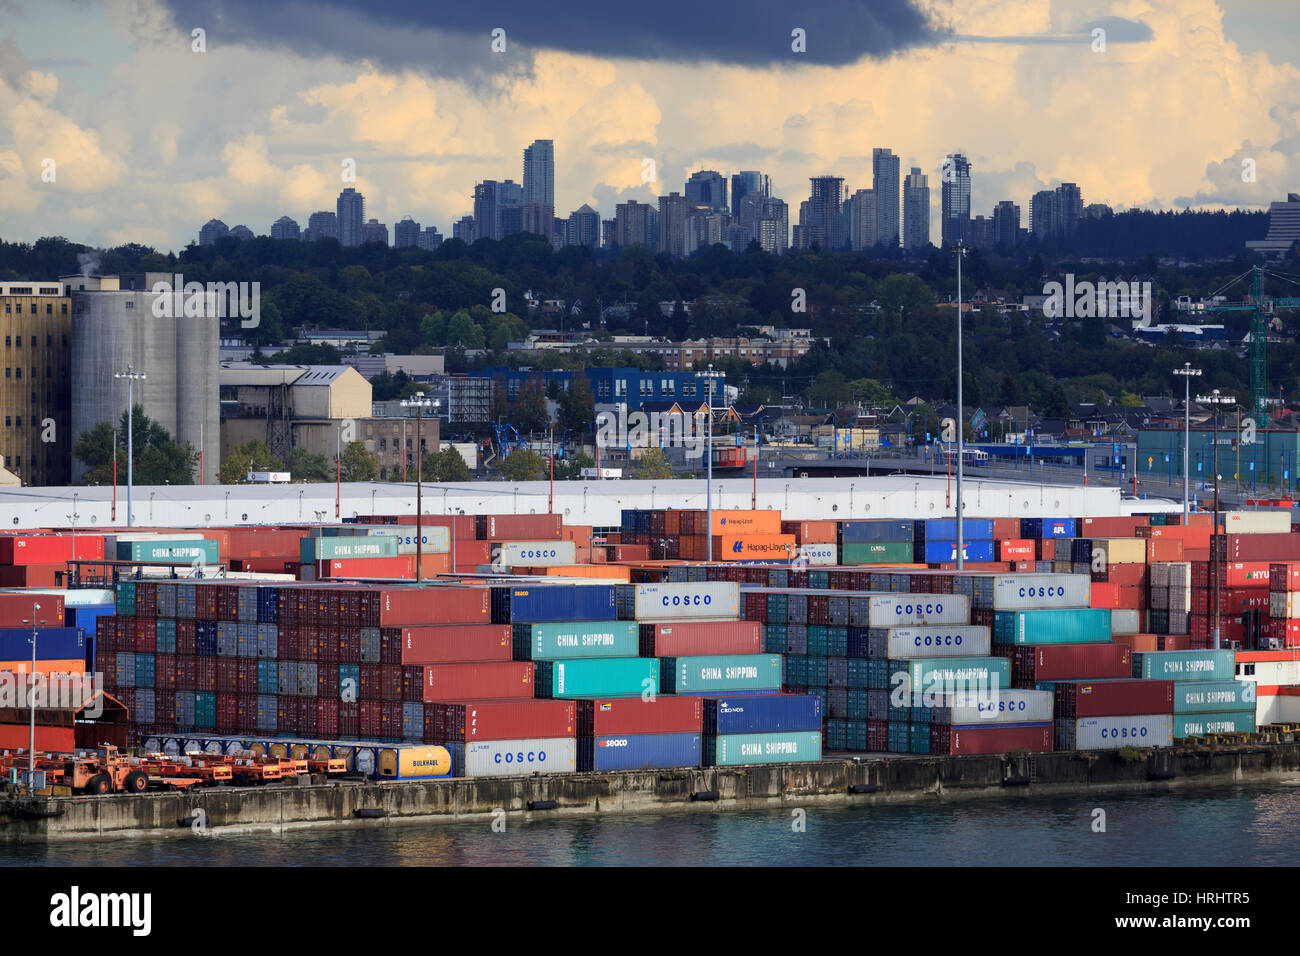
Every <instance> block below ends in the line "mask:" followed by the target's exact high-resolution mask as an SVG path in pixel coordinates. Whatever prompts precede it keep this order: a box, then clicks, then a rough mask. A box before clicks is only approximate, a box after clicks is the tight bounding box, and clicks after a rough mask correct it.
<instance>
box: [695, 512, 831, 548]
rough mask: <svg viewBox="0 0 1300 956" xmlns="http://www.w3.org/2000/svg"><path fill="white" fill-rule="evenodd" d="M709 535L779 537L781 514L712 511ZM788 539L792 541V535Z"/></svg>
mask: <svg viewBox="0 0 1300 956" xmlns="http://www.w3.org/2000/svg"><path fill="white" fill-rule="evenodd" d="M710 533H711V534H713V535H714V536H715V537H716V536H718V535H728V536H734V535H780V534H781V512H779V511H717V510H714V512H713V528H712V530H711V532H710ZM788 537H790V538H791V540H792V541H793V535H790V536H788ZM823 543H825V542H823Z"/></svg>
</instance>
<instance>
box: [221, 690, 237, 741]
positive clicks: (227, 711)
mask: <svg viewBox="0 0 1300 956" xmlns="http://www.w3.org/2000/svg"><path fill="white" fill-rule="evenodd" d="M238 730H239V696H238V695H237V694H232V693H219V694H217V732H218V733H223V734H233V733H236V732H238Z"/></svg>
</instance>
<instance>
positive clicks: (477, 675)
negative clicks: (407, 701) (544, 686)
mask: <svg viewBox="0 0 1300 956" xmlns="http://www.w3.org/2000/svg"><path fill="white" fill-rule="evenodd" d="M533 667H534V665H533V664H531V663H526V662H518V661H486V662H471V663H462V664H427V665H424V666H422V667H420V670H421V671H422V672H423V673H422V674H421V675H420V676H421V677H422V678H423V679H422V682H421V685H422V687H423V688H424V689H423V692H422V694H423V696H422V697H421V699H422V700H441V701H454V700H478V699H480V698H484V697H532V696H533Z"/></svg>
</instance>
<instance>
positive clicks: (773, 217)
mask: <svg viewBox="0 0 1300 956" xmlns="http://www.w3.org/2000/svg"><path fill="white" fill-rule="evenodd" d="M753 238H755V239H757V240H758V244H759V245H760V246H762V248H763V251H764V252H770V253H772V255H776V256H780V255H785V253H786V251H787V250H788V249H789V248H790V210H789V208H788V207H787V206H786V204H785V200H783V199H776V198H774V197H771V196H769V197H768V198H767V199H765V200H764V201H763V215H762V217H761V218H760V219H759V220H758V229H757V235H755V236H754V237H753Z"/></svg>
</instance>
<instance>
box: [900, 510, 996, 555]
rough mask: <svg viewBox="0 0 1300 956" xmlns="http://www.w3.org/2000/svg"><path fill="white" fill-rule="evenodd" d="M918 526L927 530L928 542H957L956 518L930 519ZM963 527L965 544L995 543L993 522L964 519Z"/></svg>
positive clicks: (980, 519)
mask: <svg viewBox="0 0 1300 956" xmlns="http://www.w3.org/2000/svg"><path fill="white" fill-rule="evenodd" d="M917 526H918V527H921V528H924V529H925V540H926V541H954V542H955V541H956V540H957V519H956V518H930V519H928V520H927V521H925V522H917ZM961 526H962V528H961V530H962V539H963V541H964V542H967V543H969V542H971V541H988V542H992V541H993V522H992V521H991V520H989V519H987V518H963V519H962V523H961ZM989 560H992V559H989Z"/></svg>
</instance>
